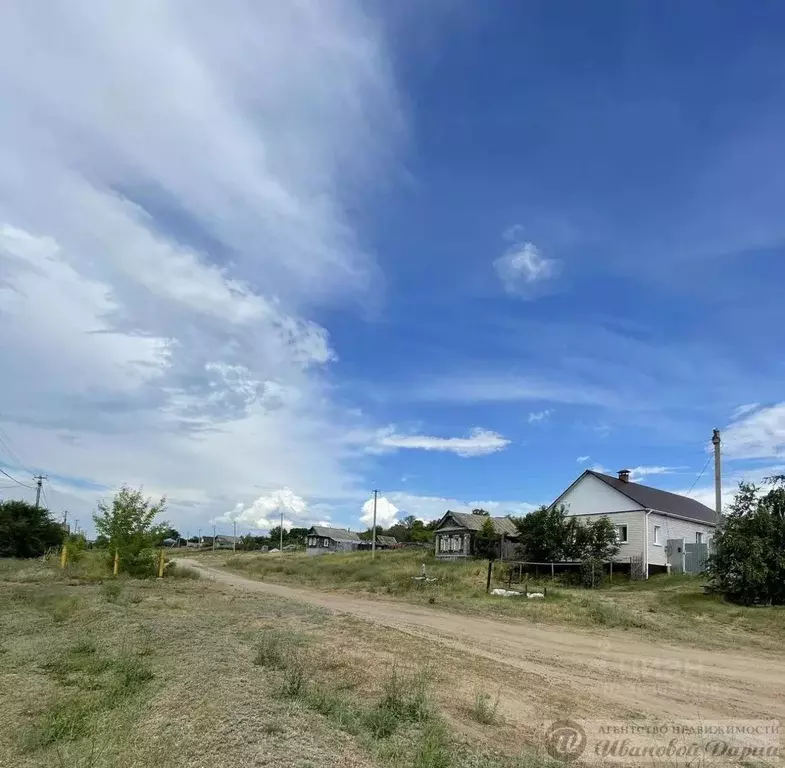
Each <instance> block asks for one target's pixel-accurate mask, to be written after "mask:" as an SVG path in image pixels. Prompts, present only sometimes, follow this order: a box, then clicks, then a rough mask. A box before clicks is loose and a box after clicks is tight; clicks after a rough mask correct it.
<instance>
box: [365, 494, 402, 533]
mask: <svg viewBox="0 0 785 768" xmlns="http://www.w3.org/2000/svg"><path fill="white" fill-rule="evenodd" d="M399 511H400V510H399V509H398V507H396V506H395V504H393V503H392V502H391V501H390V500H389V499H388V498H387V497H386V496H379V497H378V498H377V499H376V527H377V528H389V527H390V526H391V525H393V524H394V523H396V522H397V519H396V515H397V514H398V512H399ZM360 522H362V523H365V525H367V526H369V527H370V526H372V525H373V499H372V498H371V499H368V501H366V502H365V504H363V506H362V515H361V517H360Z"/></svg>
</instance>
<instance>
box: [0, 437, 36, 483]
mask: <svg viewBox="0 0 785 768" xmlns="http://www.w3.org/2000/svg"><path fill="white" fill-rule="evenodd" d="M0 445H2V446H3V448H5V451H6V453H7V454H8V455H9V456H10V457H11V458H12V459H13V461H14V463H15V464H18V465H19V466H20V467H21V468H22V469H24V470H25V472H27V474H28V475H32V474H34V473H33V472H31V471H30V468H29V467H27V466H26V465H25V463H24V462H23V461H22V459H20V458H19V454H18V453H17V452H16V451H15V450H14V449H13V448H12V447H11V438H10V437H8V433H7V432H5V431H3V428H2V427H0Z"/></svg>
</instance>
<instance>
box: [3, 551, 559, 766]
mask: <svg viewBox="0 0 785 768" xmlns="http://www.w3.org/2000/svg"><path fill="white" fill-rule="evenodd" d="M175 574H177V575H178V576H180V578H171V577H169V578H166V579H164V580H161V581H156V580H147V581H137V580H131V579H124V578H120V579H112V578H107V575H106V572H105V570H104V565H103V564H102V563H101V562H99V561H98V560H97V559H96V558H94V557H91V556H89V555H88V556H86V557H85V558H83V560H82V561H81V562H80V563H77V564H75V565H74V566H73V567H72V568H69V569H68V570H67V571H66V572H61V571H60V570H59V569H57V568H56V567H55V565H54V564H52V563H44V562H41V561H27V562H23V561H0V722H2V723H3V724H4V726H5V727H4V728H2V729H0V765H9V766H11V765H13V766H15V768H25V767H27V766H44V765H47V766H49V765H54V766H91V767H92V766H101V767H103V766H116V765H123V766H124V767H125V768H134V767H135V766H139V767H141V766H145V767H149V766H161V767H162V768H163V767H164V766H191V767H193V766H233V768H235V767H236V766H244V765H265V766H273V767H275V766H282V767H283V766H287V768H288V766H296V767H297V768H317V767H318V768H322V767H323V766H343V767H344V768H345V767H348V766H357V767H360V766H381V767H389V768H397V767H399V766H400V768H404V766H406V767H407V768H411V767H412V766H414V767H415V768H502V767H509V768H512V767H516V768H523V767H524V766H531V767H532V768H534V767H535V766H544V765H547V764H548V762H547V761H546V760H545V759H543V758H541V757H540V756H539V755H538V754H537V753H536V752H532V751H531V748H529V747H527V745H526V741H525V733H523V732H522V730H521V729H520V727H518V724H516V723H514V722H508V721H506V719H505V716H504V713H503V712H500V711H498V695H496V694H495V691H494V690H493V689H492V688H491V687H488V688H487V689H486V688H483V687H482V686H483V685H484V683H483V681H489V680H491V679H492V674H491V672H490V671H486V670H485V669H483V668H482V665H481V664H480V665H475V669H473V670H470V671H469V673H468V674H467V677H466V680H467V684H466V685H467V687H466V688H463V689H461V690H460V691H456V689H455V688H454V687H445V686H444V685H443V684H442V683H443V680H442V678H441V677H440V675H441V674H443V673H442V672H440V668H439V665H438V660H439V656H438V653H439V652H438V650H432V649H428V648H423V647H422V646H421V645H419V644H418V643H417V641H416V640H415V639H413V638H410V637H408V636H406V635H399V633H395V632H390V631H383V630H380V629H377V628H375V627H373V626H371V625H369V624H367V623H365V622H362V621H359V620H356V619H352V618H349V617H340V616H334V615H332V614H329V613H327V612H325V611H322V610H320V609H315V608H313V607H310V606H307V605H305V604H301V603H298V602H296V601H284V600H279V599H275V598H271V597H270V596H267V595H257V594H251V593H248V592H235V591H231V592H229V591H222V590H221V588H220V587H218V586H216V585H214V584H211V583H209V582H207V581H202V580H199V579H198V578H193V575H194V574H192V573H189V572H188V571H187V570H186V569H183V568H179V569H176V570H175V571H174V572H173V573H172V575H175ZM415 658H417V659H418V663H417V664H416V665H410V664H407V659H415ZM474 674H476V675H477V677H476V679H477V680H478V681H479V682H477V684H476V685H475V684H474V683H473V682H471V681H473V680H475V678H474V677H473V675H474ZM489 685H490V684H489Z"/></svg>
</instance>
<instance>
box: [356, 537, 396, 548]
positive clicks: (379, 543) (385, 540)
mask: <svg viewBox="0 0 785 768" xmlns="http://www.w3.org/2000/svg"><path fill="white" fill-rule="evenodd" d="M397 546H398V539H396V538H395V536H379V535H377V536H376V549H395V547H397ZM360 549H363V550H367V549H373V542H372V541H371V540H370V539H363V541H361V542H360Z"/></svg>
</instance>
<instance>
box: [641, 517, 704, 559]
mask: <svg viewBox="0 0 785 768" xmlns="http://www.w3.org/2000/svg"><path fill="white" fill-rule="evenodd" d="M655 525H659V526H660V528H661V529H662V535H661V537H660V543H661V544H662V546H656V545H655V544H654V526H655ZM648 526H649V565H666V564H667V562H668V559H667V557H666V555H665V545H666V544H667V543H668V539H684V543H685V544H694V543H695V534H696V533H697V532H700V533H702V534H703V543H704V544H706V543H708V541H709V540H710V539H711V538H712V537H713V536H714V526H713V525H708V524H707V523H693V522H691V521H689V520H682V519H680V518H676V517H669V516H668V515H661V514H658V513H657V512H652V513H651V514H650V515H649V522H648Z"/></svg>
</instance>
